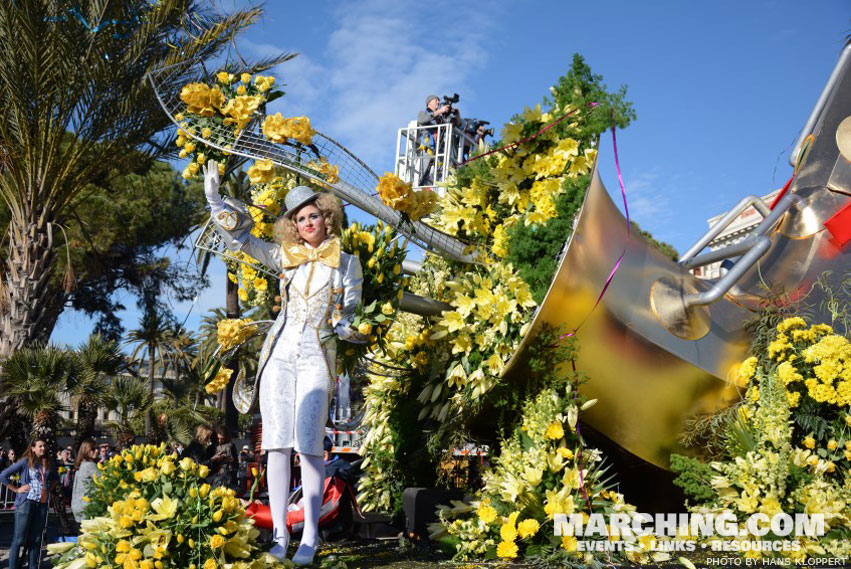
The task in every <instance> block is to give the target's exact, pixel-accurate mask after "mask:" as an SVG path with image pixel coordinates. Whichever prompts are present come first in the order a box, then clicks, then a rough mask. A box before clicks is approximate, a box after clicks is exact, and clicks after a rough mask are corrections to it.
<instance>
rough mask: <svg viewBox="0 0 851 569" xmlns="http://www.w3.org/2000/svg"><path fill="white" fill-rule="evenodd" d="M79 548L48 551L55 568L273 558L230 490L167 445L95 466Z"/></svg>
mask: <svg viewBox="0 0 851 569" xmlns="http://www.w3.org/2000/svg"><path fill="white" fill-rule="evenodd" d="M98 470H99V471H98V473H97V474H96V475H95V478H94V480H93V482H94V484H93V485H92V486H91V488H90V491H89V493H88V498H89V504H88V506H87V507H86V514H87V516H88V519H87V520H86V521H84V522H83V523H82V533H81V534H80V536H79V538H78V540H77V543H59V544H54V545H50V546H48V551H49V552H50V553H51V554H52V555H53V556H54V559H53V560H52V561H53V567H55V568H57V569H78V568H83V567H115V566H116V565H117V566H119V567H123V568H124V569H130V568H134V569H166V568H172V567H173V568H180V569H186V568H188V569H219V568H222V569H223V568H225V567H228V568H229V569H263V568H266V567H269V566H271V565H273V563H274V562H275V559H274V558H272V557H270V556H268V555H267V554H265V553H261V552H260V551H259V549H258V547H257V546H256V544H255V540H256V538H257V536H258V535H259V531H258V530H256V529H255V528H254V522H253V521H252V520H250V519H248V518H246V517H245V510H244V509H243V507H242V504H241V503H240V501H239V500H238V499H237V498H236V497H235V496H234V492H233V490H230V489H226V488H215V489H211V488H210V485H209V484H207V483H205V482H204V481H203V478H204V477H205V476H206V475H207V474H208V469H207V467H206V466H199V465H197V464H196V463H195V462H194V461H192V459H190V458H184V459H182V460H178V458H177V455H175V454H167V453H166V452H165V447H164V445H160V446H153V445H145V446H134V447H131V448H129V449H127V450H125V451H124V452H122V453H120V454H117V455H115V456H114V457H112V458H111V459H110V460H109V461H108V462H106V463H102V464H101V465H99V466H98Z"/></svg>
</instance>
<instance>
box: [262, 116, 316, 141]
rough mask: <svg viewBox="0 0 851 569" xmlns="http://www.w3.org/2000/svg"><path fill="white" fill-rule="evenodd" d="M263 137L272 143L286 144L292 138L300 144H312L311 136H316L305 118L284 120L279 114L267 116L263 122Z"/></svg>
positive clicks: (308, 120)
mask: <svg viewBox="0 0 851 569" xmlns="http://www.w3.org/2000/svg"><path fill="white" fill-rule="evenodd" d="M262 130H263V135H264V136H265V137H266V138H268V139H269V140H271V141H272V142H286V141H287V139H290V138H292V139H293V140H297V141H298V142H301V143H302V144H313V135H314V134H316V131H314V130H313V129H312V128H311V126H310V119H309V118H307V117H292V118H286V119H285V118H284V117H283V115H281V113H275V114H274V115H269V116H267V117H266V119H265V120H264V121H263V127H262Z"/></svg>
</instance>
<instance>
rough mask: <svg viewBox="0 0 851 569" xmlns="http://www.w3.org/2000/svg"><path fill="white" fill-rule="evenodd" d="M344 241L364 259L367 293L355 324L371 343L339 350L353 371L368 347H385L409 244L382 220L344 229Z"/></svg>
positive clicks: (346, 367)
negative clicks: (385, 337) (401, 241)
mask: <svg viewBox="0 0 851 569" xmlns="http://www.w3.org/2000/svg"><path fill="white" fill-rule="evenodd" d="M341 244H342V247H343V250H344V251H345V252H346V253H349V254H351V255H355V256H357V257H358V258H359V259H360V263H361V267H362V268H363V293H362V298H361V302H360V304H358V307H357V309H356V310H355V317H354V319H353V320H352V328H354V329H356V330H357V331H358V332H359V333H360V334H361V335H362V336H364V337H366V338H367V343H366V344H352V343H345V344H343V345H342V346H341V349H340V350H339V351H340V354H339V359H340V361H341V364H342V365H341V369H342V370H345V371H346V372H349V373H351V372H352V371H354V369H355V366H356V365H357V364H358V362H359V361H360V359H361V358H362V357H363V356H364V355H365V354H366V353H367V352H368V351H372V352H374V351H376V350H378V349H383V346H384V335H385V333H386V332H387V330H388V329H389V328H390V325H391V324H392V323H393V320H394V318H395V317H396V312H397V311H398V310H399V302H400V301H401V300H402V286H403V285H404V284H405V278H404V277H403V275H402V261H404V260H405V245H406V244H405V243H399V240H398V238H397V237H396V236H395V232H394V231H393V229H392V228H391V227H389V226H387V225H385V224H383V223H382V222H381V221H379V222H378V224H377V225H374V226H364V227H362V226H361V225H359V224H357V223H355V224H353V225H351V226H350V227H349V228H348V229H346V230H345V231H344V232H343V235H342V238H341Z"/></svg>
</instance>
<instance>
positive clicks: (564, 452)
mask: <svg viewBox="0 0 851 569" xmlns="http://www.w3.org/2000/svg"><path fill="white" fill-rule="evenodd" d="M557 452H558V453H559V454H560V455H561V457H562V458H564V459H566V460H570V459H571V458H573V451H572V450H570V449H569V448H565V447H559V449H558V451H557Z"/></svg>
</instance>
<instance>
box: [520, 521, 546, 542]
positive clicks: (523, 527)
mask: <svg viewBox="0 0 851 569" xmlns="http://www.w3.org/2000/svg"><path fill="white" fill-rule="evenodd" d="M540 527H541V525H540V524H539V523H538V520H535V519H531V518H530V519H528V520H523V521H522V522H520V523H519V524H517V534H518V535H519V536H520V539H526V538H527V537H531V536H533V535H535V534H536V533H538V529H539V528H540Z"/></svg>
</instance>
